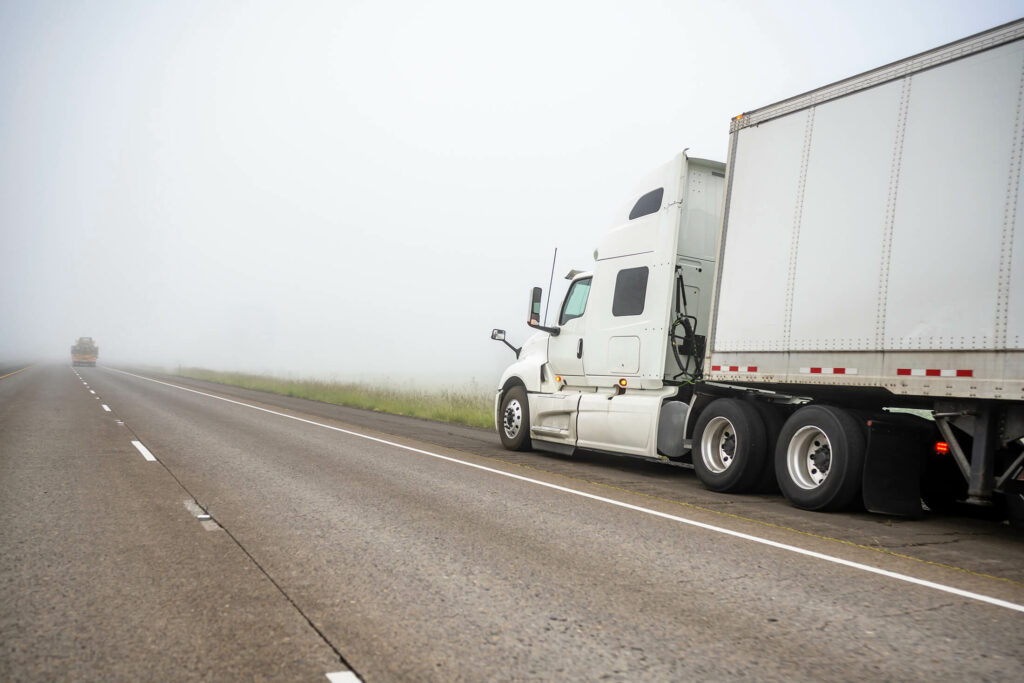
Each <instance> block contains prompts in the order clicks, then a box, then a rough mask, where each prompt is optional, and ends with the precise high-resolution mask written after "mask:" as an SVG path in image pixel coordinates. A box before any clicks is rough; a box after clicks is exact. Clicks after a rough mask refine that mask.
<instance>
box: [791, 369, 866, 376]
mask: <svg viewBox="0 0 1024 683" xmlns="http://www.w3.org/2000/svg"><path fill="white" fill-rule="evenodd" d="M800 372H801V374H804V375H856V374H857V368H800Z"/></svg>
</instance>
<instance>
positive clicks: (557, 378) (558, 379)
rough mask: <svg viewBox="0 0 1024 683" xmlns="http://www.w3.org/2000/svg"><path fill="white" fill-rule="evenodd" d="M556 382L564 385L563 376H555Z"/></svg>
mask: <svg viewBox="0 0 1024 683" xmlns="http://www.w3.org/2000/svg"><path fill="white" fill-rule="evenodd" d="M555 381H556V382H558V383H559V384H561V383H562V376H561V375H555Z"/></svg>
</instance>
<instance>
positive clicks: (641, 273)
mask: <svg viewBox="0 0 1024 683" xmlns="http://www.w3.org/2000/svg"><path fill="white" fill-rule="evenodd" d="M649 272H650V271H649V270H648V269H647V266H643V267H642V268H625V269H623V270H620V271H619V274H618V275H616V276H615V297H614V298H613V299H612V315H614V316H623V315H640V314H641V313H643V312H644V301H645V300H646V299H647V275H648V274H649Z"/></svg>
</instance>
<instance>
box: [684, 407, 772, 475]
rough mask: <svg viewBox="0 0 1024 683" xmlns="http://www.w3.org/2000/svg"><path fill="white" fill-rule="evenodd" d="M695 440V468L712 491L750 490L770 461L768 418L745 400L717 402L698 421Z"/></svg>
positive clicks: (695, 428) (705, 410)
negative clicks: (766, 424)
mask: <svg viewBox="0 0 1024 683" xmlns="http://www.w3.org/2000/svg"><path fill="white" fill-rule="evenodd" d="M694 443H696V444H697V452H696V453H695V454H694V457H693V469H694V471H695V472H696V473H697V478H698V479H700V481H701V483H702V484H704V486H706V487H707V488H709V489H711V490H712V491H719V492H724V493H742V492H744V491H749V490H750V489H751V488H752V487H753V486H754V485H755V484H756V483H757V481H758V478H759V477H760V476H761V471H762V470H763V469H764V467H765V466H766V464H767V460H768V457H767V454H768V447H767V443H766V440H765V428H764V421H763V420H762V419H761V416H760V415H759V414H758V412H757V409H756V408H755V407H754V406H752V405H751V404H749V403H746V402H745V401H740V400H737V399H734V398H720V399H717V400H716V401H713V402H712V403H711V405H709V406H708V407H707V408H705V409H704V412H703V413H701V416H700V418H699V419H698V420H697V424H696V426H695V427H694Z"/></svg>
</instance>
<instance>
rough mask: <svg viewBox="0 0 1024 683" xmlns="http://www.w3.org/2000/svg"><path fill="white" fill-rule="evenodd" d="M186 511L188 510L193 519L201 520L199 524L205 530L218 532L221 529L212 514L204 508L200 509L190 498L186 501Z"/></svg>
mask: <svg viewBox="0 0 1024 683" xmlns="http://www.w3.org/2000/svg"><path fill="white" fill-rule="evenodd" d="M185 509H186V510H188V511H189V512H190V513H191V514H192V516H193V517H195V518H196V519H197V520H199V523H200V524H202V525H203V528H204V529H206V530H207V531H217V530H218V529H220V525H219V524H217V522H215V521H213V519H212V518H211V517H210V514H209V513H208V512H206V510H204V509H203V508H201V507H199V503H197V502H196V501H194V500H192V499H191V498H189V499H188V500H186V501H185Z"/></svg>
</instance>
